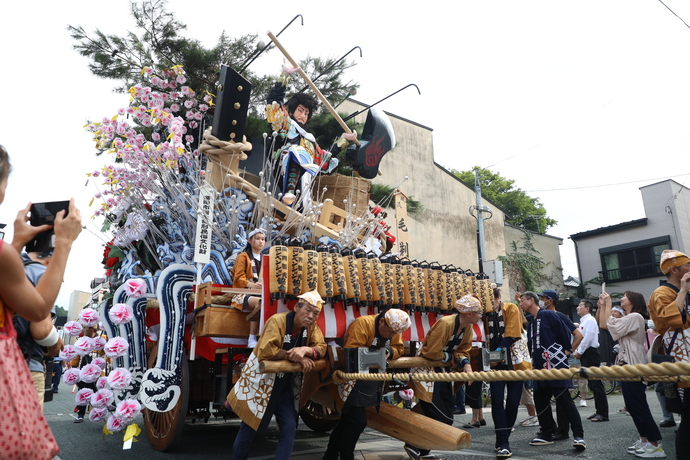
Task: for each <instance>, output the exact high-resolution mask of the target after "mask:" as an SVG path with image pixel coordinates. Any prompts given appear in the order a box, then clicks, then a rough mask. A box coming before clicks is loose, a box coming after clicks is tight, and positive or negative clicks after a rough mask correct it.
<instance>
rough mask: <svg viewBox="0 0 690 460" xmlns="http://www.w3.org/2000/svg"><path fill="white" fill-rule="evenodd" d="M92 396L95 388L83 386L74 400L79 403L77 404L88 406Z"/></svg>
mask: <svg viewBox="0 0 690 460" xmlns="http://www.w3.org/2000/svg"><path fill="white" fill-rule="evenodd" d="M91 396H93V390H92V389H91V388H82V389H81V390H79V391H77V394H76V395H75V396H74V401H75V402H76V403H77V406H87V405H89V404H90V403H91Z"/></svg>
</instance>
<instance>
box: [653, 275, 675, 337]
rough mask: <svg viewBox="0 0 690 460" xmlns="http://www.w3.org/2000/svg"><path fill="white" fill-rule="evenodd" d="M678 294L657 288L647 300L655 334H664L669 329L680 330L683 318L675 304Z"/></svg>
mask: <svg viewBox="0 0 690 460" xmlns="http://www.w3.org/2000/svg"><path fill="white" fill-rule="evenodd" d="M676 297H678V294H677V293H676V292H675V291H673V290H672V289H671V288H668V287H665V286H663V287H660V288H657V290H656V291H654V293H653V294H652V296H651V298H650V299H649V313H650V314H651V316H652V319H653V320H654V325H655V326H656V330H657V332H659V333H660V334H663V333H665V332H666V331H667V330H669V329H682V328H683V327H684V325H683V318H682V317H681V315H680V310H678V305H677V304H676Z"/></svg>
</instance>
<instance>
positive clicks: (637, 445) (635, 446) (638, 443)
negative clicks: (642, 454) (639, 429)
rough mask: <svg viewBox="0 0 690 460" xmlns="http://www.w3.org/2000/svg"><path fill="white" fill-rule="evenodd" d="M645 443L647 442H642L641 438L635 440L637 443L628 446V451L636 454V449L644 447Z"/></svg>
mask: <svg viewBox="0 0 690 460" xmlns="http://www.w3.org/2000/svg"><path fill="white" fill-rule="evenodd" d="M644 444H645V443H644V442H642V440H641V439H638V440H637V441H635V443H634V444H633V445H632V446H630V447H628V453H629V454H634V453H635V451H636V450H637V449H639V448H640V447H642V446H643V445H644Z"/></svg>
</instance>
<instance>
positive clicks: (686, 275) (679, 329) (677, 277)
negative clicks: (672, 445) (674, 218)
mask: <svg viewBox="0 0 690 460" xmlns="http://www.w3.org/2000/svg"><path fill="white" fill-rule="evenodd" d="M659 268H660V269H661V273H663V274H664V275H666V281H665V282H663V283H661V285H660V286H659V287H658V288H656V290H655V291H654V292H653V293H652V295H651V297H650V298H649V314H650V316H651V317H652V320H654V326H655V327H656V330H657V332H658V333H659V334H661V336H662V337H663V344H664V350H665V353H667V354H669V355H672V356H673V359H674V361H676V362H688V361H690V331H689V330H688V328H690V319H688V304H687V300H686V299H687V295H688V292H690V258H688V256H687V255H685V254H683V253H682V252H680V251H675V250H672V249H667V250H665V251H664V252H662V253H661V257H660V260H659ZM678 386H679V387H681V388H684V393H685V395H684V397H683V413H682V414H681V421H680V425H678V430H677V431H676V458H690V397H688V391H690V390H689V389H688V384H687V383H685V382H680V383H678Z"/></svg>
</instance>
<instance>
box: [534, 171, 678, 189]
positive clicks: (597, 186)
mask: <svg viewBox="0 0 690 460" xmlns="http://www.w3.org/2000/svg"><path fill="white" fill-rule="evenodd" d="M688 174H690V173H685V174H677V175H675V176H665V177H657V178H656V179H640V180H633V181H627V182H619V183H616V184H601V185H585V186H582V187H568V188H550V189H543V190H525V193H534V192H560V191H564V190H581V189H587V188H601V187H617V186H619V185H629V184H636V183H640V182H649V181H655V180H665V179H672V178H674V177H683V176H687V175H688Z"/></svg>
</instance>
